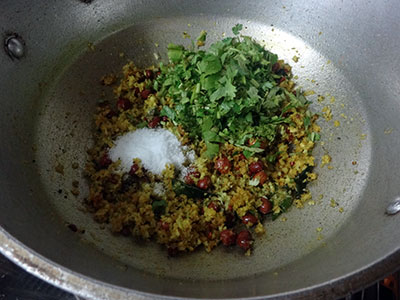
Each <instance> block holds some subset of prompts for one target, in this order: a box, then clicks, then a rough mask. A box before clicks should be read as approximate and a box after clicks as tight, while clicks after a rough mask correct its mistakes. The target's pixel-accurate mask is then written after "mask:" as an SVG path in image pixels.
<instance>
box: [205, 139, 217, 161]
mask: <svg viewBox="0 0 400 300" xmlns="http://www.w3.org/2000/svg"><path fill="white" fill-rule="evenodd" d="M206 146H207V150H206V152H204V153H205V155H206V156H207V157H209V158H213V157H214V156H216V155H217V154H218V152H219V144H214V143H210V142H206Z"/></svg>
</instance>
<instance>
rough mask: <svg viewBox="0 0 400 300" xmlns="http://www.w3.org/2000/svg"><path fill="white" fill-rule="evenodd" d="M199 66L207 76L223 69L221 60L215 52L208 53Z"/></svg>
mask: <svg viewBox="0 0 400 300" xmlns="http://www.w3.org/2000/svg"><path fill="white" fill-rule="evenodd" d="M198 66H199V70H200V72H201V73H203V74H204V75H205V76H207V75H211V74H215V73H218V72H219V71H220V70H221V69H222V65H221V61H220V60H219V58H218V57H217V56H215V55H213V54H209V55H206V56H205V57H204V58H203V60H202V61H201V62H200V63H199V64H198Z"/></svg>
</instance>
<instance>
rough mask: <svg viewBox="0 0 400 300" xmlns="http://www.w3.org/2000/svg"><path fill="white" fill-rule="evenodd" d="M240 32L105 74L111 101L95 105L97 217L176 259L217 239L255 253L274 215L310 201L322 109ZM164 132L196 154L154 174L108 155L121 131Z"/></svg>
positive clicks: (92, 170)
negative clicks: (147, 63) (160, 60)
mask: <svg viewBox="0 0 400 300" xmlns="http://www.w3.org/2000/svg"><path fill="white" fill-rule="evenodd" d="M239 31H240V26H239V25H236V26H235V27H234V28H233V32H234V35H235V36H234V37H231V38H226V39H224V40H222V41H218V42H216V43H214V44H212V45H211V46H210V47H209V50H207V51H205V50H201V49H200V47H202V46H203V45H204V43H205V38H206V33H205V32H202V33H201V35H200V36H199V38H198V40H197V41H196V43H193V46H192V48H189V49H185V48H184V47H183V46H180V45H174V44H170V45H169V46H168V56H169V63H168V64H162V63H161V64H159V65H157V66H152V67H149V68H146V69H140V68H138V67H136V66H135V65H134V63H133V62H130V63H128V64H127V65H125V66H124V67H123V70H122V74H120V75H119V76H118V77H119V79H118V80H117V78H116V77H114V76H105V77H104V78H103V79H102V83H103V84H104V85H108V86H110V88H113V92H114V94H115V100H113V101H111V100H109V101H105V100H104V101H101V102H100V103H99V104H98V107H97V113H96V115H95V127H96V130H95V132H94V140H95V145H94V146H93V147H92V148H91V149H90V150H89V151H88V153H89V160H88V163H87V167H86V173H87V176H88V178H89V182H90V194H89V197H88V198H87V205H88V207H89V208H90V210H91V211H92V212H93V214H94V217H95V220H96V221H98V222H100V223H107V224H110V227H111V230H112V231H113V232H114V233H120V234H121V235H124V236H135V237H140V238H142V239H145V240H153V241H157V242H158V243H160V244H162V245H165V247H166V249H167V251H168V254H169V255H170V256H174V255H177V254H178V253H180V252H190V251H193V250H195V249H196V248H198V247H199V246H203V247H204V249H205V250H206V251H207V252H210V251H211V250H212V249H213V248H215V247H217V246H218V245H219V244H223V245H224V246H227V247H232V248H233V247H240V248H241V249H243V252H244V253H246V254H247V255H249V254H250V253H251V251H252V249H254V248H256V245H257V241H256V240H257V237H258V236H261V235H263V234H266V232H267V231H268V224H269V223H270V222H273V220H275V219H276V218H277V217H278V216H279V215H280V214H282V213H284V212H286V211H287V210H288V209H289V207H290V206H291V205H292V204H294V205H295V206H297V207H299V208H300V207H302V206H303V204H304V203H305V202H306V201H308V200H310V198H311V195H310V193H309V191H308V190H307V188H306V184H307V183H308V182H310V181H313V180H315V179H316V178H317V175H316V174H315V173H313V172H312V169H313V166H314V157H313V156H312V150H313V148H314V144H315V142H316V141H318V140H319V133H318V132H319V131H320V128H319V126H318V125H317V124H316V123H315V121H316V120H317V115H315V114H312V113H311V112H310V111H309V108H308V106H309V102H308V101H307V100H306V98H305V97H304V95H303V93H302V91H301V90H300V89H297V88H296V87H295V84H294V82H293V81H292V80H291V78H292V74H291V68H290V66H289V65H287V64H285V63H284V62H283V61H281V60H279V59H278V58H277V56H276V55H275V54H273V53H271V52H269V51H267V50H265V49H263V48H262V47H261V46H260V45H259V44H257V43H256V42H255V41H254V40H252V39H251V38H249V37H246V36H239ZM165 131H168V132H170V133H172V134H173V139H175V138H176V139H177V141H179V145H180V147H181V149H186V150H185V151H186V153H188V152H191V153H192V158H191V159H186V160H185V162H183V163H182V165H179V166H178V165H177V164H176V163H175V164H174V163H166V164H165V165H163V166H162V168H161V169H162V171H161V172H158V173H157V172H152V171H150V170H149V168H148V167H147V166H146V163H145V161H144V160H143V161H142V159H141V157H129V166H128V167H129V168H128V169H127V168H126V166H125V167H123V165H124V164H125V165H126V162H125V163H124V162H123V161H122V160H121V159H113V158H112V155H111V153H113V151H116V150H115V149H116V145H117V144H118V143H119V139H120V138H121V137H123V136H125V135H127V134H132V133H135V132H137V133H139V132H141V134H143V135H144V138H145V137H146V135H145V134H147V133H148V134H151V133H152V132H157V133H164V132H165ZM144 141H145V140H144ZM147 144H149V143H147ZM160 145H162V143H161V142H160ZM160 145H157V141H155V142H154V147H157V146H160ZM139 146H143V145H138V147H139ZM152 146H153V144H151V143H150V145H149V147H150V148H151V147H152ZM132 147H133V148H134V147H135V145H133V146H132ZM143 147H144V146H143ZM161 150H162V149H161ZM182 151H183V150H182ZM143 155H146V153H144V154H143ZM155 160H156V158H155V157H154V161H155ZM150 163H151V162H150ZM153 163H154V162H153ZM147 164H149V163H148V162H147Z"/></svg>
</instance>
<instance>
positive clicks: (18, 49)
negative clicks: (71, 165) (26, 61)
mask: <svg viewBox="0 0 400 300" xmlns="http://www.w3.org/2000/svg"><path fill="white" fill-rule="evenodd" d="M4 50H5V51H6V53H7V54H8V56H10V57H11V59H14V58H16V59H21V58H22V57H23V56H24V55H25V43H24V41H23V40H22V38H21V37H20V36H19V35H18V34H10V35H8V36H7V37H6V38H5V39H4Z"/></svg>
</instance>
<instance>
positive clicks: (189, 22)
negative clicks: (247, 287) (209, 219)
mask: <svg viewBox="0 0 400 300" xmlns="http://www.w3.org/2000/svg"><path fill="white" fill-rule="evenodd" d="M236 23H243V24H244V25H245V27H244V28H245V29H244V30H243V32H242V34H244V35H250V36H252V37H254V38H255V39H256V40H258V41H259V42H260V43H262V44H263V45H265V47H266V48H267V49H270V50H271V51H272V52H275V53H277V54H278V55H279V57H280V58H282V59H284V60H285V61H286V62H288V63H290V64H291V65H292V66H293V73H294V74H295V75H297V76H298V80H297V83H298V85H300V86H302V87H303V88H304V89H305V90H313V91H315V94H314V95H311V96H309V99H311V100H312V101H313V105H312V106H311V107H312V110H313V111H315V112H319V113H321V111H322V109H323V108H326V107H328V108H330V109H331V111H332V115H333V119H332V120H331V121H329V122H327V121H326V120H325V119H324V118H323V117H322V116H321V117H320V119H319V125H320V126H321V127H322V140H321V142H320V143H319V144H318V146H317V147H316V149H315V152H314V153H315V157H316V162H317V165H318V166H317V168H316V172H317V173H318V176H319V178H318V180H317V181H315V183H312V184H311V185H310V189H311V191H312V194H313V202H310V204H307V205H305V207H304V208H303V209H297V208H294V207H293V208H291V209H290V211H289V212H288V213H287V214H284V215H282V216H281V217H280V218H279V219H278V220H276V221H274V222H272V221H268V222H266V223H265V227H266V230H267V234H266V235H265V236H263V237H262V238H261V239H257V241H256V243H255V250H254V253H253V254H252V256H250V257H245V256H243V254H242V253H241V251H238V250H232V249H226V248H223V247H219V248H218V249H216V250H215V251H213V252H212V253H211V254H207V253H206V252H205V251H204V249H199V250H198V251H195V252H194V253H191V254H186V255H182V256H180V257H178V258H173V259H170V258H168V257H167V254H166V251H165V249H162V248H161V247H160V246H158V245H156V244H155V242H143V241H134V240H133V239H131V238H125V237H121V236H114V235H112V234H111V233H110V231H109V229H108V227H107V226H101V225H100V224H97V223H96V222H94V221H93V220H92V216H91V215H90V214H89V213H88V212H86V211H85V207H84V205H83V199H84V198H85V197H86V196H87V194H88V188H87V182H86V179H85V178H84V172H83V169H84V166H85V162H86V160H87V154H86V150H87V149H88V148H89V147H90V145H91V143H92V132H93V115H94V112H95V105H96V102H97V100H98V99H100V98H101V97H103V96H104V94H105V95H106V98H108V99H109V100H114V99H113V96H112V93H111V88H107V87H104V86H102V85H101V84H100V78H101V77H102V76H103V75H106V74H110V73H114V74H118V73H119V72H120V70H121V67H122V66H123V65H124V64H126V63H127V61H128V59H130V60H132V61H133V62H134V63H135V64H137V65H139V66H141V67H145V66H149V65H151V64H156V63H158V62H159V61H157V60H156V58H155V57H158V56H159V57H160V58H161V59H162V60H164V61H165V53H166V50H165V49H166V45H167V44H168V43H169V42H174V43H185V44H188V43H189V41H188V40H187V39H186V40H185V39H184V38H183V37H182V33H183V32H184V31H185V32H187V34H189V35H190V36H191V37H192V38H195V37H196V36H197V35H198V34H199V32H200V31H201V30H203V29H204V30H207V31H208V43H211V42H212V41H215V40H217V39H221V38H223V37H224V36H225V35H230V34H231V27H232V26H234V25H235V24H236ZM294 56H298V57H299V61H298V62H297V63H295V62H294V61H293V60H292V58H293V57H294ZM341 64H342V62H341V61H340V60H336V61H332V62H331V61H330V60H329V57H325V56H324V55H323V54H322V53H320V52H318V49H316V48H315V47H314V46H312V45H310V44H308V43H307V42H306V41H304V40H302V39H301V38H299V37H296V36H295V35H293V34H290V33H288V32H286V31H284V30H283V29H282V28H279V27H275V26H271V25H270V24H263V23H257V22H249V21H247V20H240V19H236V18H235V19H231V18H221V17H219V18H218V19H214V18H213V17H210V16H208V17H206V16H200V17H190V18H188V17H179V18H158V19H155V20H152V21H151V22H143V23H140V24H135V25H133V26H129V27H127V28H125V29H124V30H121V31H118V32H116V33H114V34H112V35H110V36H107V37H106V38H103V39H99V40H94V41H92V42H91V44H89V45H88V47H87V48H86V49H84V50H83V51H82V52H81V53H77V54H76V55H75V58H74V61H73V63H71V64H70V65H68V67H65V68H64V69H63V70H62V71H61V72H60V73H59V75H58V76H57V77H56V78H55V79H54V81H53V82H52V83H51V84H50V85H49V87H48V89H47V92H46V96H45V97H44V100H43V102H42V104H43V105H42V107H41V109H40V113H39V116H38V119H37V126H36V134H35V143H36V147H37V151H36V156H37V157H36V160H37V165H38V168H39V173H40V180H41V183H42V185H43V187H44V189H45V191H46V194H47V197H48V199H49V203H51V205H52V207H53V208H54V210H55V211H56V212H57V214H58V215H59V216H60V217H61V218H62V220H63V221H64V222H65V223H66V224H69V223H72V224H75V225H76V226H77V227H78V229H84V230H85V233H84V234H79V233H76V237H77V238H78V239H79V240H80V243H82V244H84V245H85V247H89V248H92V249H93V251H98V252H101V253H103V254H104V255H106V256H109V257H111V258H112V259H114V260H115V261H116V263H117V264H118V265H119V266H122V269H123V270H119V271H118V272H119V273H124V272H125V273H126V274H129V270H137V271H140V272H145V273H147V274H148V276H154V275H156V276H160V277H165V278H175V279H179V280H183V279H185V280H187V279H190V280H228V279H238V278H244V277H249V276H254V275H259V274H261V273H263V274H269V275H274V274H275V275H274V276H277V274H279V273H280V272H281V269H282V268H285V266H290V265H292V264H295V263H296V262H297V261H298V260H301V259H304V257H306V256H310V255H313V253H316V252H318V251H320V250H321V249H323V248H325V247H326V246H327V244H329V243H334V240H335V236H336V235H337V234H338V232H340V231H341V230H342V229H343V228H344V227H345V226H346V223H347V220H348V219H349V218H351V216H352V215H353V214H354V212H355V210H356V209H357V208H358V207H359V205H360V201H361V200H362V199H363V197H364V190H365V187H366V183H367V179H368V176H369V161H370V160H371V142H370V139H369V138H368V137H369V136H370V134H371V133H370V128H369V126H368V122H367V115H366V111H365V108H364V105H365V104H364V102H363V100H362V98H361V96H360V94H359V93H358V92H357V89H356V88H355V87H354V86H353V84H352V80H351V79H349V78H348V77H346V75H345V74H343V73H342V71H341V67H342V66H341ZM318 95H322V96H324V97H325V99H324V100H323V101H322V102H319V101H317V97H318ZM320 100H321V98H320ZM334 121H337V122H336V123H334ZM334 124H336V126H335V125H334ZM325 154H328V155H330V156H331V157H332V162H331V163H330V164H328V165H326V166H324V167H321V157H322V155H325ZM76 164H78V165H79V167H78V168H76ZM61 170H62V171H61ZM74 180H77V181H79V186H80V194H79V195H78V196H74V195H73V194H72V193H71V190H72V189H73V187H72V181H74ZM65 230H68V229H67V228H66V229H65ZM118 276H119V277H123V276H124V275H118ZM122 282H123V281H122ZM128 285H129V284H128Z"/></svg>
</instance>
